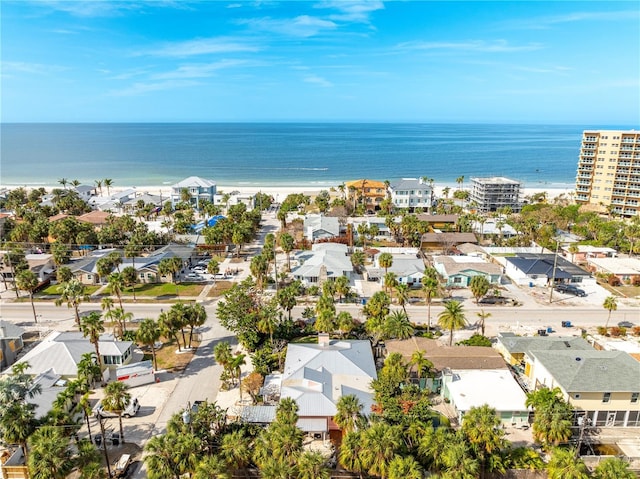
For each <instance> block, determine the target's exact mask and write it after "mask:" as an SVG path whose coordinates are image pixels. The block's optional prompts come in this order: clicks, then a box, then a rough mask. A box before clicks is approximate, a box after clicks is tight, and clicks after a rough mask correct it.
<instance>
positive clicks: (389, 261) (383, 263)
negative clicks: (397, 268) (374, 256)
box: [378, 253, 393, 275]
mask: <svg viewBox="0 0 640 479" xmlns="http://www.w3.org/2000/svg"><path fill="white" fill-rule="evenodd" d="M378 264H379V265H380V267H381V268H384V274H385V275H386V274H387V272H388V271H389V268H391V266H393V255H392V254H391V253H381V254H380V256H378Z"/></svg>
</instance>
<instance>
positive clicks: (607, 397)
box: [602, 393, 611, 402]
mask: <svg viewBox="0 0 640 479" xmlns="http://www.w3.org/2000/svg"><path fill="white" fill-rule="evenodd" d="M610 400H611V393H604V394H603V395H602V402H609V401H610Z"/></svg>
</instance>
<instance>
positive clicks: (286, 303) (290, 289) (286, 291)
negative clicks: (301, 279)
mask: <svg viewBox="0 0 640 479" xmlns="http://www.w3.org/2000/svg"><path fill="white" fill-rule="evenodd" d="M298 290H299V285H297V284H296V283H294V284H291V285H289V286H287V287H286V288H283V289H281V290H280V291H278V294H277V295H276V300H277V301H278V306H280V307H281V308H282V309H284V310H285V311H286V312H287V314H288V316H289V320H291V311H292V310H293V308H295V307H296V305H297V304H298V299H297V297H296V296H297V291H298Z"/></svg>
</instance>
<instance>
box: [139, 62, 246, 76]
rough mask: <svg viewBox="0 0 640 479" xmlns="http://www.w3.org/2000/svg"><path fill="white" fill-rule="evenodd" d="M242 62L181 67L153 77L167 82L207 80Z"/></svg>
mask: <svg viewBox="0 0 640 479" xmlns="http://www.w3.org/2000/svg"><path fill="white" fill-rule="evenodd" d="M244 64H246V62H244V61H242V60H222V61H219V62H214V63H198V64H190V65H180V66H179V67H178V68H176V69H175V70H173V71H169V72H164V73H157V74H154V75H151V77H150V78H151V79H153V80H167V79H176V78H206V77H210V76H212V75H214V74H215V72H217V71H218V70H223V69H225V68H232V67H236V66H240V65H244Z"/></svg>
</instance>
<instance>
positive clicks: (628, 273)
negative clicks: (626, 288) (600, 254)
mask: <svg viewBox="0 0 640 479" xmlns="http://www.w3.org/2000/svg"><path fill="white" fill-rule="evenodd" d="M587 267H588V268H589V269H590V270H592V271H593V272H595V273H601V274H605V275H607V276H609V275H614V276H617V277H618V279H619V280H620V281H622V282H623V283H627V282H629V281H633V280H634V278H640V259H638V258H587Z"/></svg>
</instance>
